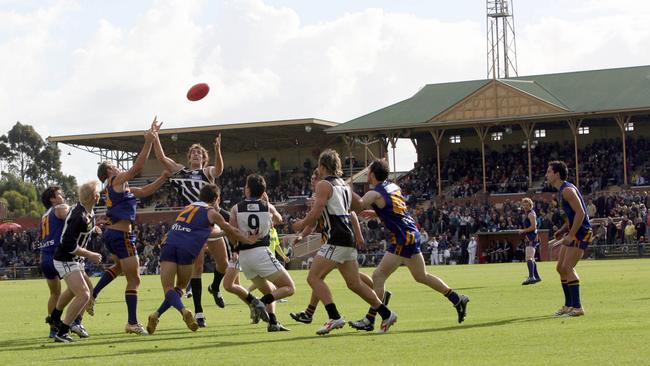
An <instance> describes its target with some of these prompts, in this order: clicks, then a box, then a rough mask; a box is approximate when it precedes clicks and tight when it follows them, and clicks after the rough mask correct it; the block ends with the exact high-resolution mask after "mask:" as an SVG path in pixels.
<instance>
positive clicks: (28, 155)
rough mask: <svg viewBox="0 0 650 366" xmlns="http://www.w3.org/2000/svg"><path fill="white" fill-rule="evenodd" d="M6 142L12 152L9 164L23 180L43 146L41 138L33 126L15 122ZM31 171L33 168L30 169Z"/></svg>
mask: <svg viewBox="0 0 650 366" xmlns="http://www.w3.org/2000/svg"><path fill="white" fill-rule="evenodd" d="M7 143H8V145H9V149H10V150H11V152H12V154H13V157H12V158H11V159H10V164H9V166H10V167H11V168H12V169H13V170H14V171H16V173H18V175H19V176H20V177H21V178H22V180H23V181H24V180H25V179H26V178H27V177H28V176H27V174H28V171H30V168H32V167H33V166H34V164H35V162H36V161H37V159H38V156H39V154H40V152H41V149H42V148H43V145H44V143H43V139H42V138H41V135H39V134H38V133H37V132H36V130H34V127H32V126H29V125H23V124H22V123H20V122H16V124H15V125H14V127H12V128H11V130H9V132H8V133H7ZM32 171H34V170H33V169H32ZM30 178H31V177H30Z"/></svg>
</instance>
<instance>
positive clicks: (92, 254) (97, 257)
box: [88, 252, 102, 264]
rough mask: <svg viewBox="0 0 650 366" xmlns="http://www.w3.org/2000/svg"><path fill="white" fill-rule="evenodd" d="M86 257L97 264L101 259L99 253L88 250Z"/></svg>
mask: <svg viewBox="0 0 650 366" xmlns="http://www.w3.org/2000/svg"><path fill="white" fill-rule="evenodd" d="M88 259H89V260H90V261H91V262H93V263H95V264H99V263H101V261H102V255H101V254H99V253H95V252H90V255H89V256H88Z"/></svg>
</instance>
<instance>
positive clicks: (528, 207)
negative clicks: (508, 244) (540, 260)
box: [519, 197, 542, 285]
mask: <svg viewBox="0 0 650 366" xmlns="http://www.w3.org/2000/svg"><path fill="white" fill-rule="evenodd" d="M521 206H522V207H523V209H524V213H525V214H526V218H525V219H524V228H523V229H521V230H519V235H524V237H525V239H524V240H525V241H526V265H527V266H528V277H527V278H526V280H524V282H523V283H522V285H532V284H535V283H537V282H539V281H541V280H542V279H541V278H540V277H539V273H537V263H535V249H536V248H537V246H538V245H539V237H538V236H537V215H536V214H535V210H533V200H531V199H530V198H528V197H526V198H523V199H522V200H521Z"/></svg>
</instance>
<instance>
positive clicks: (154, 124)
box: [151, 116, 163, 133]
mask: <svg viewBox="0 0 650 366" xmlns="http://www.w3.org/2000/svg"><path fill="white" fill-rule="evenodd" d="M162 124H163V123H162V122H158V116H155V117H154V118H153V122H151V132H154V133H158V131H160V126H162Z"/></svg>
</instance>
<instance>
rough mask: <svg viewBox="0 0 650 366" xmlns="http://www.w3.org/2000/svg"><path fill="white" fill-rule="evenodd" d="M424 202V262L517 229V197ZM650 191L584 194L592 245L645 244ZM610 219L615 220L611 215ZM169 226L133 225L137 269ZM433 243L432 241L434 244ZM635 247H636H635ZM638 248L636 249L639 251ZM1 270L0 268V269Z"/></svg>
mask: <svg viewBox="0 0 650 366" xmlns="http://www.w3.org/2000/svg"><path fill="white" fill-rule="evenodd" d="M428 202H429V203H430V204H428V205H424V206H422V205H420V206H417V207H414V208H411V213H412V216H413V218H414V219H415V220H416V222H417V225H418V227H419V228H420V230H421V232H422V233H423V235H424V236H425V240H424V242H425V244H424V245H423V253H424V254H425V257H426V258H427V261H431V263H433V262H434V258H433V256H434V255H435V256H436V259H437V261H436V262H437V263H441V264H450V263H457V264H463V263H469V262H470V253H471V252H472V240H473V239H474V238H475V236H476V233H478V232H498V231H503V230H517V229H521V228H523V221H524V219H525V213H524V211H523V210H522V209H521V207H520V205H519V202H511V201H508V200H506V201H505V202H504V203H502V204H498V205H488V204H486V203H485V202H483V201H482V200H480V199H479V198H473V199H468V200H465V201H464V203H462V204H455V203H454V201H443V202H442V203H441V204H437V203H436V202H435V201H428ZM649 204H650V196H649V195H648V194H647V192H639V191H621V192H617V193H608V192H599V193H597V194H594V195H591V196H588V198H587V213H588V214H589V216H590V217H591V218H595V219H602V222H603V224H602V225H597V226H596V228H595V237H596V239H595V244H596V245H607V246H608V247H607V248H610V247H621V248H623V249H624V250H625V251H626V252H628V251H629V250H631V249H630V248H636V247H635V245H637V244H638V243H645V238H648V237H649V235H648V234H649V233H648V231H650V226H648V209H647V208H648V205H649ZM534 206H535V211H536V212H537V227H538V228H539V229H548V230H550V233H551V235H552V233H553V231H554V230H556V229H557V228H558V227H559V226H561V223H562V218H561V216H560V213H559V210H558V209H557V202H556V201H555V199H554V198H549V199H543V198H541V199H537V200H535V201H534ZM281 213H282V215H283V219H284V220H283V221H284V222H283V224H281V225H278V226H277V229H278V232H279V233H280V234H291V233H293V232H292V230H291V223H293V222H294V221H295V220H297V219H299V218H302V217H303V216H304V215H305V214H306V208H303V209H301V210H297V211H293V212H291V213H290V212H289V211H282V210H281ZM615 218H616V220H615ZM361 227H362V232H363V235H364V238H365V242H366V245H365V247H364V248H363V249H361V250H359V258H358V260H359V263H360V265H363V266H375V265H377V264H378V263H379V261H380V260H381V258H382V256H383V253H384V251H385V249H386V246H387V245H388V243H389V242H390V234H389V232H388V231H387V230H386V229H385V228H384V226H383V225H379V228H377V229H370V228H369V227H368V225H367V223H366V222H362V225H361ZM168 229H169V223H166V222H159V223H158V224H137V225H136V227H135V230H134V231H135V234H136V237H137V250H138V253H139V254H140V265H141V271H142V273H143V274H155V273H157V272H158V268H159V263H158V260H159V253H160V243H161V241H162V239H163V236H164V235H165V233H166V232H167V230H168ZM38 240H39V233H38V229H29V230H25V231H22V232H12V231H8V232H4V233H0V268H7V267H13V266H16V267H35V266H38V262H39V253H38V251H37V250H35V249H34V248H38ZM434 243H435V245H434ZM88 246H89V249H91V250H93V251H98V252H100V253H102V256H103V258H104V263H103V266H106V265H108V264H109V263H110V255H109V253H108V252H107V251H106V250H105V248H104V246H103V245H102V241H101V237H99V236H98V237H94V238H93V239H91V241H90V242H89V244H88ZM639 248H641V247H640V246H639ZM641 250H642V249H639V253H641ZM598 253H600V254H606V251H605V249H603V250H602V251H599V250H597V255H598ZM475 257H476V259H477V262H480V263H493V262H509V261H512V260H521V258H523V243H521V242H520V243H509V242H506V241H495V242H493V243H491V244H490V245H488V247H487V248H484V251H483V252H481V253H476V254H475ZM205 263H206V264H205V266H206V267H205V269H206V270H207V271H210V270H211V268H212V266H214V263H212V259H211V258H209V256H206V261H205ZM86 270H87V271H88V272H89V273H90V274H94V273H99V272H100V271H101V268H99V267H97V266H95V265H93V264H90V263H87V266H86ZM0 275H2V273H0Z"/></svg>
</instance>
